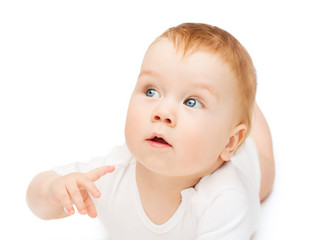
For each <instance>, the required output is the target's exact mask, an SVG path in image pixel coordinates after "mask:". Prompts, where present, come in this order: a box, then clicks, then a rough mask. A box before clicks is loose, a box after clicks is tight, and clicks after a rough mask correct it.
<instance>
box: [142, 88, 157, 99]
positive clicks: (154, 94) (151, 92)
mask: <svg viewBox="0 0 311 240" xmlns="http://www.w3.org/2000/svg"><path fill="white" fill-rule="evenodd" d="M145 94H146V96H147V97H155V98H159V97H160V94H159V93H158V92H157V90H154V89H148V90H147V91H146V93H145Z"/></svg>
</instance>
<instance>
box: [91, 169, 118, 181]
mask: <svg viewBox="0 0 311 240" xmlns="http://www.w3.org/2000/svg"><path fill="white" fill-rule="evenodd" d="M114 169H115V167H114V166H104V167H99V168H96V169H94V170H92V171H90V172H88V173H87V174H86V175H87V177H88V178H89V179H90V180H92V181H97V180H98V179H99V178H100V177H102V176H104V175H106V174H107V173H111V172H113V171H114Z"/></svg>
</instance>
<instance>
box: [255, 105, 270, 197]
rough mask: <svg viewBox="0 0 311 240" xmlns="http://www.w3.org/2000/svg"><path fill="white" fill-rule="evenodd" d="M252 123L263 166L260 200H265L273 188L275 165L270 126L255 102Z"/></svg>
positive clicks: (261, 165)
mask: <svg viewBox="0 0 311 240" xmlns="http://www.w3.org/2000/svg"><path fill="white" fill-rule="evenodd" d="M252 124H253V125H252V130H251V132H250V136H251V137H252V139H253V140H254V142H255V144H256V147H257V150H258V153H259V159H260V168H261V186H260V201H263V200H264V199H266V197H267V196H268V195H269V193H270V192H271V190H272V186H273V182H274V176H275V166H274V157H273V150H272V138H271V133H270V130H269V126H268V123H267V121H266V119H265V117H264V115H263V113H262V112H261V111H260V109H259V107H258V106H257V104H255V108H254V114H253V122H252Z"/></svg>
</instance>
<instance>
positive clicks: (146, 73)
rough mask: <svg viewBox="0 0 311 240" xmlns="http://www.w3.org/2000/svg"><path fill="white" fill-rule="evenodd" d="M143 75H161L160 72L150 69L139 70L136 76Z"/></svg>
mask: <svg viewBox="0 0 311 240" xmlns="http://www.w3.org/2000/svg"><path fill="white" fill-rule="evenodd" d="M144 75H151V76H161V75H160V74H158V73H156V72H154V71H152V70H141V72H140V74H139V76H138V77H142V76H144Z"/></svg>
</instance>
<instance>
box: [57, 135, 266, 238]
mask: <svg viewBox="0 0 311 240" xmlns="http://www.w3.org/2000/svg"><path fill="white" fill-rule="evenodd" d="M104 165H114V166H116V170H115V171H114V172H113V173H110V174H107V175H105V176H104V177H102V178H100V179H99V180H98V181H97V182H96V185H97V187H98V189H99V190H100V191H101V193H102V195H101V197H100V198H99V199H93V200H94V203H95V206H96V209H97V213H98V216H99V218H100V220H101V221H102V222H103V224H104V228H105V230H106V231H107V234H108V235H109V239H113V240H121V239H130V240H132V239H135V240H153V239H154V240H156V239H157V240H158V239H159V240H160V239H161V240H169V239H170V240H179V239H183V240H192V239H197V240H203V239H204V240H246V239H247V240H248V239H250V237H251V236H252V235H253V233H254V232H255V230H256V228H257V225H258V221H259V216H260V200H259V189H260V166H259V159H258V154H257V150H256V146H255V144H254V142H253V140H252V139H250V138H248V139H247V140H246V142H245V143H244V144H243V145H242V146H241V148H240V149H239V151H238V153H237V154H236V155H235V156H234V157H233V158H232V159H231V161H229V162H227V163H225V164H223V165H222V166H221V167H220V168H219V169H217V170H216V171H215V172H214V173H212V174H210V175H208V176H205V177H203V178H202V179H201V180H200V182H199V183H198V184H197V185H196V186H195V187H194V188H188V189H184V190H183V191H182V192H181V195H182V202H181V204H180V206H179V208H178V209H177V211H176V212H175V214H174V215H173V216H172V217H171V218H170V219H169V220H168V221H167V222H166V223H164V224H161V225H156V224H154V223H153V222H152V221H151V220H150V219H149V218H148V216H147V215H146V213H145V212H144V209H143V206H142V203H141V201H140V196H139V192H138V189H137V185H136V177H135V176H136V161H135V159H134V157H133V156H132V154H131V153H130V152H129V150H128V148H127V146H126V145H123V146H119V147H115V148H114V149H113V150H112V151H111V153H110V154H109V155H108V156H107V157H103V158H96V159H92V160H91V161H90V162H88V163H74V164H70V165H67V166H63V167H58V168H55V169H53V170H54V171H55V172H57V173H58V174H61V175H64V174H68V173H71V172H88V171H90V170H92V169H94V168H97V167H100V166H104Z"/></svg>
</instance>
